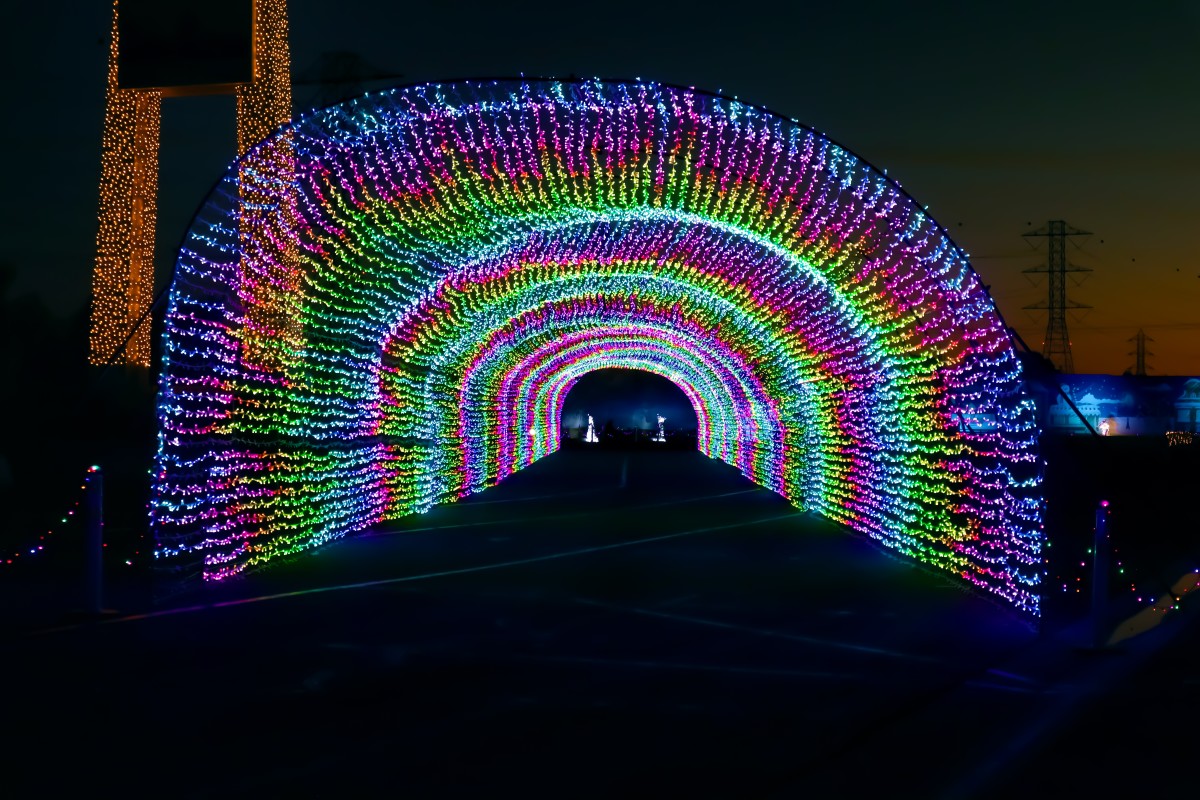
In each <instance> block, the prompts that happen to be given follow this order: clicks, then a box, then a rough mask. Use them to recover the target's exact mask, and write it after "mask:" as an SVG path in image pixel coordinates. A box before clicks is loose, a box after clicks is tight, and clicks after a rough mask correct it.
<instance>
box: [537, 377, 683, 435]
mask: <svg viewBox="0 0 1200 800" xmlns="http://www.w3.org/2000/svg"><path fill="white" fill-rule="evenodd" d="M559 419H560V425H561V431H562V433H561V444H562V446H563V447H565V448H571V449H575V448H579V449H584V450H588V449H598V448H606V449H619V450H635V451H647V450H650V451H659V450H695V449H696V428H697V416H696V410H695V408H694V407H693V405H692V401H691V400H690V399H689V398H688V396H687V394H685V393H684V391H683V390H682V389H681V388H680V387H679V386H677V385H676V384H675V383H673V382H672V381H671V380H670V379H668V378H665V377H663V376H661V375H656V374H654V373H653V372H650V371H648V370H643V369H629V368H625V367H602V368H600V369H596V370H593V371H592V372H589V373H587V374H585V375H583V376H582V377H580V378H579V380H578V381H576V383H575V385H574V386H573V387H571V390H570V392H569V393H568V394H567V396H566V399H565V400H564V401H563V410H562V414H561V416H560V418H559ZM588 445H595V446H596V448H590V447H587V446H588Z"/></svg>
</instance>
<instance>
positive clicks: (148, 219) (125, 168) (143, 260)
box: [88, 2, 162, 367]
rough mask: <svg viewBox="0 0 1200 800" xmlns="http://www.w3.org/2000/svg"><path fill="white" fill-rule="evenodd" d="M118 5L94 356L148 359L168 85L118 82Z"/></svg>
mask: <svg viewBox="0 0 1200 800" xmlns="http://www.w3.org/2000/svg"><path fill="white" fill-rule="evenodd" d="M117 13H118V10H117V3H116V2H114V3H113V24H112V41H111V43H110V45H109V54H108V91H107V97H106V103H105V113H104V138H103V143H102V154H101V161H100V203H99V228H98V231H97V233H96V263H95V267H94V269H93V272H92V324H91V337H90V349H89V356H88V360H89V361H90V362H91V363H92V364H106V363H109V362H110V361H111V362H112V363H116V364H126V365H131V366H139V367H148V366H150V319H149V314H148V313H147V312H148V311H149V309H150V304H151V302H153V299H154V236H155V227H156V225H155V223H156V222H157V217H158V140H159V120H160V113H161V106H162V93H161V92H159V91H157V90H153V89H120V88H118V86H117V54H118V39H117ZM127 340H128V344H126V341H127ZM122 345H125V346H124V349H123V350H122Z"/></svg>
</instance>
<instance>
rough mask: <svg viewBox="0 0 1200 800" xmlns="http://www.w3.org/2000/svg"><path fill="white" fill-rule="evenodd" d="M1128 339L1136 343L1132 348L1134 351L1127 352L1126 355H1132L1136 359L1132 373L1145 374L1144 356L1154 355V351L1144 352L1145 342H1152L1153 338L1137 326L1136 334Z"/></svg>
mask: <svg viewBox="0 0 1200 800" xmlns="http://www.w3.org/2000/svg"><path fill="white" fill-rule="evenodd" d="M1129 341H1131V342H1134V343H1136V345H1137V346H1136V347H1135V348H1134V351H1133V352H1132V353H1128V354H1127V355H1131V356H1133V357H1134V358H1135V359H1136V361H1134V365H1133V374H1134V375H1145V374H1146V356H1152V355H1154V353H1147V352H1146V342H1153V341H1154V340H1153V339H1151V338H1150V337H1149V336H1147V335H1146V331H1144V330H1143V329H1141V328H1138V332H1137V335H1136V336H1134V337H1133V338H1132V339H1130V340H1129Z"/></svg>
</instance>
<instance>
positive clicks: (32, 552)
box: [0, 466, 108, 566]
mask: <svg viewBox="0 0 1200 800" xmlns="http://www.w3.org/2000/svg"><path fill="white" fill-rule="evenodd" d="M98 471H99V467H95V466H91V467H88V469H87V472H86V474H85V475H84V477H83V483H81V484H80V485H79V489H78V491H79V496H78V497H76V499H75V500H73V501H72V502H71V503H70V506H69V507H68V508H67V510H66V511H65V512H64V513H63V515H62V516H61V517H60V518H59V519H58V524H57V525H56V526H54V527H51V528H49V529H48V530H47V531H46V532H45V533H43V534H38V537H37V541H36V542H34V541H32V540H31V541H30V542H29V543H27V544H26V545H25V546H24V547H19V548H17V549H16V550H10V551H9V553H8V555H7V556H3V557H0V564H3V565H4V566H16V565H18V564H20V563H22V559H24V560H25V561H28V560H29V559H30V558H32V557H34V556H40V555H43V554H45V553H46V547H47V546H48V545H49V544H50V542H51V539H52V537H53V536H54V535H55V534H56V533H63V532H64V531H65V530H66V528H67V527H68V526H69V525H71V523H72V522H74V521H75V520H77V519H79V517H80V516H81V514H80V511H79V506H80V504H81V503H83V496H84V494H86V493H87V491H88V487H89V486H90V485H91V482H92V480H91V476H92V475H93V474H94V473H95V472H98ZM59 538H60V539H61V537H59ZM107 546H108V545H107V544H106V545H105V547H107Z"/></svg>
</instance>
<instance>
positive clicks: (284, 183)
mask: <svg viewBox="0 0 1200 800" xmlns="http://www.w3.org/2000/svg"><path fill="white" fill-rule="evenodd" d="M291 114H292V86H291V57H290V53H289V48H288V21H287V2H286V0H255V3H254V80H253V81H252V82H251V83H250V84H248V85H244V86H239V87H238V88H237V135H238V155H239V157H241V159H242V160H241V163H240V173H239V194H240V197H241V213H240V215H239V228H240V230H239V239H240V241H241V248H240V251H241V273H242V280H243V284H244V285H246V286H248V287H251V288H250V289H249V290H248V291H249V294H250V295H251V296H252V297H251V298H247V299H248V300H249V302H248V304H247V308H248V312H247V317H246V319H245V320H244V321H243V324H244V327H245V331H246V333H248V334H249V335H247V336H245V337H243V338H242V358H243V359H244V362H245V363H246V364H247V366H249V367H250V368H251V369H253V370H259V371H262V372H270V373H276V374H281V373H286V371H287V369H288V366H289V364H290V363H291V357H292V355H293V354H294V353H295V352H296V351H297V349H298V345H299V337H300V330H299V327H298V324H297V320H298V314H297V313H296V309H295V307H294V304H295V301H296V299H297V297H298V293H297V291H295V290H296V289H297V288H298V287H297V285H296V282H297V280H298V276H299V270H298V269H297V263H298V257H297V253H296V250H295V246H294V242H293V241H292V231H294V225H293V224H292V222H293V220H294V218H295V199H296V198H295V192H294V191H293V186H294V183H295V146H294V143H293V139H292V135H291V133H290V132H287V131H285V132H283V133H282V134H280V135H279V136H277V137H275V138H274V139H271V140H270V141H269V142H264V141H263V140H264V139H267V138H268V137H270V136H271V135H272V134H273V133H274V132H275V131H276V130H278V129H279V128H280V127H281V126H283V125H285V124H287V123H288V122H290V121H291ZM260 143H262V146H261V147H259V149H258V150H256V151H255V152H253V153H250V151H251V150H254V148H255V147H256V146H258V145H259V144H260Z"/></svg>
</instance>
